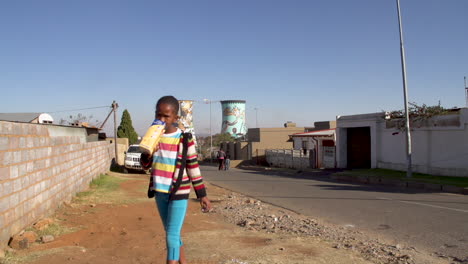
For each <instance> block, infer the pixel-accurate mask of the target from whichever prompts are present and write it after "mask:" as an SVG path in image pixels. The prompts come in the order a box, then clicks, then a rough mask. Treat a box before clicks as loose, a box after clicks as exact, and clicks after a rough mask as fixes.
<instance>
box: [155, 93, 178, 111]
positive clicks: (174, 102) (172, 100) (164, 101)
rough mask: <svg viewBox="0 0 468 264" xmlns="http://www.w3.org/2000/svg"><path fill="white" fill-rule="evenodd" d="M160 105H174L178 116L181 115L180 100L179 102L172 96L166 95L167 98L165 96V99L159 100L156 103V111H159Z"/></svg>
mask: <svg viewBox="0 0 468 264" xmlns="http://www.w3.org/2000/svg"><path fill="white" fill-rule="evenodd" d="M160 104H168V105H172V107H174V111H175V113H176V114H178V113H179V100H177V99H176V98H175V97H174V96H172V95H166V96H163V97H161V98H159V100H158V102H157V103H156V110H157V109H158V106H159V105H160Z"/></svg>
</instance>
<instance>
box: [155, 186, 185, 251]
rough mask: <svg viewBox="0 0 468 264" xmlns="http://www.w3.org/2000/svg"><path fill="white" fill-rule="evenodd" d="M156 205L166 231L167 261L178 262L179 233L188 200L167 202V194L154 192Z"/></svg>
mask: <svg viewBox="0 0 468 264" xmlns="http://www.w3.org/2000/svg"><path fill="white" fill-rule="evenodd" d="M155 199H156V205H157V206H158V211H159V215H160V216H161V220H162V222H163V225H164V230H166V246H167V260H179V258H180V247H181V246H182V245H183V243H182V239H181V237H180V231H181V229H182V225H183V224H184V219H185V213H186V212H187V204H188V200H187V199H184V200H174V201H169V194H168V193H160V192H156V198H155Z"/></svg>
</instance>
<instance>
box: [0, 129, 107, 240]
mask: <svg viewBox="0 0 468 264" xmlns="http://www.w3.org/2000/svg"><path fill="white" fill-rule="evenodd" d="M55 128H56V127H54V126H48V125H41V124H27V123H13V122H4V121H0V249H1V248H2V247H4V246H5V245H6V242H8V240H9V239H10V237H11V236H12V235H14V234H16V233H18V232H19V231H21V230H22V229H24V228H25V227H27V226H28V225H30V224H32V223H34V222H35V221H37V220H39V219H40V218H42V217H45V216H47V215H49V214H51V213H53V212H54V211H55V209H56V208H57V207H58V206H59V205H60V204H61V203H63V202H64V201H70V200H71V198H72V196H73V195H74V194H75V193H77V192H80V191H83V190H85V189H87V188H88V186H89V183H90V182H91V180H92V179H93V178H95V177H96V176H98V175H99V174H101V173H105V172H107V171H108V170H109V167H110V163H111V160H112V159H113V158H114V148H113V146H114V145H113V144H109V142H107V141H97V142H89V143H87V142H85V141H83V139H82V137H79V136H76V134H77V133H75V132H76V131H79V130H80V129H81V128H69V129H70V131H69V132H67V131H64V132H63V133H62V135H60V136H54V135H53V132H52V131H53V130H54V129H55ZM73 129H74V130H73ZM63 130H66V129H65V128H63ZM67 134H68V136H67Z"/></svg>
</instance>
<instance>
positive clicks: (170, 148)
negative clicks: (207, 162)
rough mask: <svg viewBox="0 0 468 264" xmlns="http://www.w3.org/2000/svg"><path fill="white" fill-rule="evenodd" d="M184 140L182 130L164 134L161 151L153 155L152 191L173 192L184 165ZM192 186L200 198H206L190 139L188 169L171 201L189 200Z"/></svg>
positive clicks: (193, 145)
mask: <svg viewBox="0 0 468 264" xmlns="http://www.w3.org/2000/svg"><path fill="white" fill-rule="evenodd" d="M182 139H183V134H182V131H181V130H180V129H177V131H176V132H174V133H170V134H164V135H163V136H162V137H161V140H160V142H159V149H158V151H157V152H155V153H154V154H153V164H152V170H151V177H152V182H153V184H152V186H150V189H152V190H155V191H157V192H162V193H171V192H172V191H173V190H172V188H173V186H174V184H175V182H176V181H177V177H178V175H179V169H180V167H181V164H182V148H183V144H182ZM191 185H193V188H194V189H195V192H196V194H197V197H198V198H201V197H204V196H206V190H205V185H204V184H203V178H202V176H201V173H200V167H199V165H198V160H197V152H196V149H195V142H194V141H193V139H191V138H189V140H188V149H187V165H186V169H185V171H184V173H183V177H182V182H181V184H180V187H179V188H178V190H177V191H176V192H175V194H173V197H172V198H171V199H172V200H182V199H188V197H189V194H190V189H191Z"/></svg>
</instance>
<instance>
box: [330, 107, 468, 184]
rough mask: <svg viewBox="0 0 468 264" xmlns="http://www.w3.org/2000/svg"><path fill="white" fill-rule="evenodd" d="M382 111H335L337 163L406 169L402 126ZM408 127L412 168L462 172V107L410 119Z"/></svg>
mask: <svg viewBox="0 0 468 264" xmlns="http://www.w3.org/2000/svg"><path fill="white" fill-rule="evenodd" d="M400 121H402V120H398V119H391V118H390V117H389V116H388V114H387V113H384V112H380V113H369V114H361V115H348V116H338V117H337V123H336V148H337V153H336V154H337V166H338V167H339V168H385V169H393V170H402V171H404V170H406V167H407V165H406V164H407V151H406V132H404V129H402V128H400V126H399V125H398V124H399V122H400ZM410 127H411V148H412V155H411V157H412V169H413V171H415V172H420V173H426V174H433V175H447V176H464V177H468V162H466V160H467V157H468V108H458V109H451V110H450V111H448V112H447V113H446V114H444V115H437V116H433V117H430V118H427V119H422V120H419V121H414V122H412V123H411V124H410Z"/></svg>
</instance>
